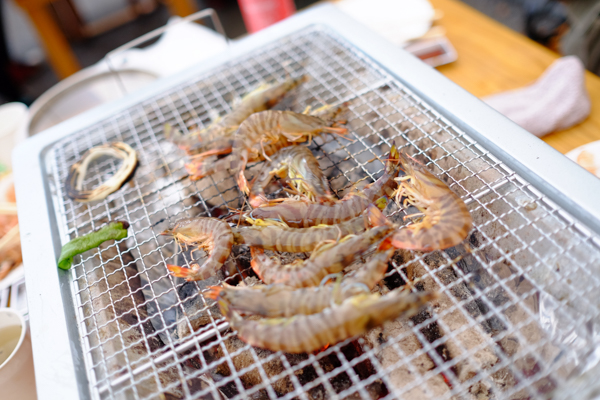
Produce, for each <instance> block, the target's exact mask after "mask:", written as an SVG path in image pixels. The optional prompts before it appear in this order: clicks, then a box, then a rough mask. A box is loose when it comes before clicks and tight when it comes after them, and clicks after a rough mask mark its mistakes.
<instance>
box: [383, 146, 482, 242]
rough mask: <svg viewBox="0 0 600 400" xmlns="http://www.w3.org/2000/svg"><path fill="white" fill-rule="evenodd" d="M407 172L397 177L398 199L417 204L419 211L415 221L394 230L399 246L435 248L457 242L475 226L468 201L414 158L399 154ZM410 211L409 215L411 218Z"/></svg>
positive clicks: (403, 204) (401, 203)
mask: <svg viewBox="0 0 600 400" xmlns="http://www.w3.org/2000/svg"><path fill="white" fill-rule="evenodd" d="M400 161H401V165H402V169H403V170H404V172H405V173H406V175H405V176H402V177H399V178H396V180H397V181H398V185H399V187H398V189H397V191H396V193H395V198H396V202H397V203H398V204H400V205H402V206H404V207H408V206H410V205H412V206H415V207H416V208H417V209H418V210H419V211H420V213H419V214H417V215H414V217H415V218H418V219H417V220H416V222H415V223H413V224H410V225H408V226H406V227H403V228H401V229H399V230H397V231H396V233H394V236H393V239H392V245H393V246H394V247H396V248H402V249H409V250H420V251H432V250H439V249H446V248H448V247H452V246H456V245H457V244H459V243H460V242H462V241H463V240H464V239H465V238H466V237H467V235H468V234H469V231H470V230H471V228H472V226H473V220H472V218H471V214H470V213H469V210H468V209H467V206H466V204H465V203H464V202H463V201H462V200H461V198H460V197H458V196H457V195H456V194H455V193H454V192H453V191H452V190H450V188H449V187H448V186H447V185H446V184H445V183H444V182H442V181H441V180H440V179H439V178H437V177H436V176H435V175H433V174H432V173H431V172H429V171H428V170H427V169H426V168H425V166H423V165H422V164H420V163H419V162H418V161H416V160H415V159H413V158H411V157H409V156H407V155H405V154H402V155H401V156H400ZM411 217H413V215H408V216H407V217H406V218H411Z"/></svg>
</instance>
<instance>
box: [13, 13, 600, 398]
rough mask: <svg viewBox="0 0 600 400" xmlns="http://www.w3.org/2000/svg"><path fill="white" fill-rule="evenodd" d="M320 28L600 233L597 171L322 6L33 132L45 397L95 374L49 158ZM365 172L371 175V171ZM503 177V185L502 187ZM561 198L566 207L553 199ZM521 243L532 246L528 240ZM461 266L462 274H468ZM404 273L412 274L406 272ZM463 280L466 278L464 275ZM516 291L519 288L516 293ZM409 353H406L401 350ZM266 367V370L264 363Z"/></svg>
mask: <svg viewBox="0 0 600 400" xmlns="http://www.w3.org/2000/svg"><path fill="white" fill-rule="evenodd" d="M311 24H323V25H325V26H327V29H331V30H333V31H336V32H337V33H338V34H339V35H340V36H341V37H343V38H344V39H345V40H347V41H348V42H350V43H351V44H352V45H353V46H355V47H356V48H357V50H359V51H360V52H362V53H364V54H365V55H366V56H367V57H369V58H370V59H371V61H374V62H375V63H377V64H378V65H379V66H380V67H382V69H383V70H385V71H386V72H388V73H389V74H390V75H392V76H393V77H395V78H396V79H397V80H398V81H400V82H401V83H402V84H403V85H405V86H406V87H407V88H408V89H410V90H412V91H413V92H414V93H415V94H416V95H417V96H418V97H420V98H421V99H422V100H423V102H424V103H425V104H427V105H428V106H429V107H431V108H433V109H434V110H435V111H436V112H437V113H439V114H441V115H442V116H443V117H444V118H445V119H447V120H448V121H449V122H450V123H451V124H453V125H455V126H456V127H457V128H459V129H460V130H462V131H463V132H465V133H466V134H467V135H469V136H470V137H471V138H473V139H474V140H475V141H476V142H477V144H475V143H472V144H470V145H472V146H477V147H478V148H479V151H480V152H482V153H483V154H486V155H487V156H489V157H490V158H491V159H492V160H497V165H498V166H500V167H502V164H503V165H505V166H507V168H508V169H509V170H508V174H507V175H508V176H511V177H514V181H515V182H516V184H517V185H518V187H520V188H526V189H527V190H528V191H530V192H531V193H533V194H534V196H535V195H539V196H541V195H542V194H543V195H544V196H545V197H547V198H548V199H549V200H551V201H549V202H546V203H547V204H546V206H547V207H549V209H551V210H553V211H551V212H553V213H557V214H564V215H561V217H562V218H565V219H566V220H571V221H573V218H572V217H571V216H569V215H568V214H566V213H564V212H562V211H561V209H564V210H567V211H568V213H569V214H571V215H572V216H573V217H575V218H576V219H578V220H579V221H584V222H585V225H586V226H587V227H588V228H589V229H590V230H592V231H595V232H596V233H599V232H600V207H599V206H598V205H597V203H596V202H595V200H596V199H597V198H598V196H599V195H600V182H599V181H598V180H597V179H596V178H595V177H593V176H592V175H591V174H588V173H585V172H584V171H583V169H581V168H580V167H579V166H577V165H576V164H575V163H573V162H571V161H570V160H568V159H567V158H566V157H563V156H562V155H561V154H560V153H558V152H556V151H555V150H553V149H552V148H550V147H549V146H548V145H546V144H545V143H543V142H542V141H540V140H539V139H538V138H535V137H534V136H532V135H530V134H528V133H527V132H525V131H524V130H522V129H521V128H519V127H518V126H516V125H515V124H514V123H512V122H510V121H509V120H507V119H506V118H504V117H503V116H501V115H499V114H498V113H496V112H495V111H493V110H492V109H490V108H489V107H487V106H486V105H484V104H483V103H481V102H480V101H479V100H478V99H476V98H474V97H473V96H471V95H470V94H468V93H466V92H465V91H464V90H462V89H460V88H458V87H457V86H456V85H454V84H453V83H451V82H449V81H448V80H447V79H445V78H444V77H442V76H441V75H440V74H438V73H437V72H436V71H435V70H432V69H429V68H426V67H424V65H423V64H422V63H421V62H420V61H418V60H417V59H415V58H414V57H412V56H411V55H409V54H407V53H405V52H404V51H402V50H400V49H398V48H396V47H395V46H393V45H391V44H389V43H386V42H385V41H384V40H383V39H381V38H379V37H378V36H376V35H375V34H373V33H372V32H370V31H368V30H367V29H365V28H363V27H361V26H359V25H358V24H357V23H356V22H354V21H353V20H351V19H350V18H348V17H346V16H344V15H342V14H340V13H339V12H337V11H335V10H334V9H333V7H332V6H329V5H325V6H319V7H315V8H314V9H312V10H309V11H307V12H304V13H301V14H299V15H297V16H295V17H293V18H291V19H288V20H286V21H285V22H284V23H280V24H277V25H276V26H274V27H272V28H269V29H267V30H265V31H263V32H260V33H258V34H256V35H253V36H250V37H248V38H245V39H243V40H241V41H239V42H237V43H234V44H233V45H232V46H231V47H230V49H229V50H228V51H227V52H226V53H225V54H222V55H220V56H217V57H215V58H214V59H213V60H211V61H209V62H206V63H205V64H204V65H202V66H199V67H196V68H193V69H191V70H189V71H187V72H185V73H183V74H181V75H180V76H177V77H171V78H167V79H165V80H162V81H160V82H157V83H156V84H155V85H152V86H151V87H149V88H147V89H144V90H141V91H139V92H137V93H134V94H131V95H130V96H128V97H126V98H124V99H122V100H119V101H117V102H114V103H111V104H107V105H104V106H101V107H98V108H96V109H94V110H92V111H90V112H88V113H85V114H83V115H81V116H78V117H75V118H73V119H71V120H69V121H66V122H65V123H63V124H60V125H58V126H56V127H54V128H52V129H49V130H48V131H46V132H44V133H42V134H40V135H37V136H36V137H34V138H31V139H30V140H28V141H27V142H26V143H25V144H23V145H21V146H20V147H19V148H18V149H17V150H16V151H15V163H14V165H15V168H14V169H15V182H16V190H17V197H18V206H19V220H20V225H21V236H22V247H23V255H24V263H25V265H27V266H28V268H27V269H26V277H27V291H28V300H29V308H30V315H31V328H32V340H33V351H34V357H35V365H36V377H37V385H38V393H39V396H40V398H43V399H46V398H61V399H65V398H67V399H70V398H79V397H81V398H88V397H90V396H91V393H90V388H89V384H90V382H89V380H88V377H89V375H88V372H87V371H86V367H85V364H84V360H83V359H82V354H83V349H82V347H81V346H82V344H81V343H79V342H77V341H75V340H70V339H73V338H78V337H79V331H78V327H77V325H76V324H74V323H72V321H76V320H77V316H76V315H75V310H76V302H75V301H74V299H73V297H72V293H71V287H70V283H69V282H70V278H71V277H70V275H69V273H66V272H63V271H60V270H57V268H56V265H55V260H56V258H57V257H58V254H59V253H60V247H61V238H64V231H63V230H62V229H61V228H60V227H59V226H60V224H61V223H62V221H57V220H55V218H54V215H57V213H56V212H57V211H58V210H57V209H56V208H55V207H56V205H55V204H53V202H52V192H51V191H52V186H51V185H50V184H49V182H48V181H47V179H48V176H49V175H50V173H49V171H50V170H51V167H52V166H51V165H49V164H48V162H49V161H48V160H49V158H50V157H49V156H48V155H49V153H50V152H51V149H52V146H53V145H54V144H55V143H56V142H57V141H59V140H61V139H63V138H65V137H67V136H68V135H70V134H72V133H74V132H77V131H81V130H82V129H84V128H86V127H88V126H91V125H93V124H95V123H98V122H100V121H102V120H104V119H106V118H109V117H110V116H112V115H115V114H117V113H118V112H120V111H122V110H125V109H127V108H129V107H132V106H135V105H137V104H138V103H140V102H143V101H144V100H146V99H147V98H150V97H153V96H157V95H159V94H161V93H163V92H165V91H167V90H169V89H171V88H172V87H175V86H177V85H180V84H183V83H184V82H186V81H188V80H190V79H192V78H193V77H196V76H198V75H199V74H201V73H203V72H205V71H210V70H212V69H213V68H215V67H218V66H219V65H221V64H222V63H224V62H226V61H228V60H231V59H235V58H237V57H240V56H243V55H244V54H247V53H249V52H251V51H252V50H254V49H257V50H258V49H260V48H261V47H262V46H264V45H266V44H269V43H271V42H272V41H273V40H274V39H277V38H281V37H283V36H286V35H288V34H291V33H293V32H295V31H298V30H301V29H303V28H306V27H308V26H310V25H311ZM431 166H435V167H437V168H439V169H442V170H443V168H440V167H439V166H436V165H435V162H434V163H433V164H432V165H431ZM431 166H430V167H431ZM510 170H512V171H515V172H516V173H517V174H518V175H520V176H521V177H523V178H525V179H526V180H527V181H523V180H521V179H520V178H519V177H518V176H514V175H513V174H512V172H511V171H510ZM365 172H367V174H368V171H365ZM501 183H502V182H499V184H501ZM459 186H460V185H459ZM453 188H454V187H453ZM496 190H499V185H496V186H494V185H492V186H490V187H488V188H487V190H486V191H482V192H481V193H473V194H472V196H471V197H472V201H478V200H477V199H479V198H481V197H483V196H485V195H486V193H490V192H495V191H496ZM42 194H43V195H42ZM566 194H569V195H568V196H567V195H566ZM552 202H554V203H555V204H556V206H554V205H553V204H551V203H552ZM573 223H574V224H575V225H576V226H577V227H578V228H580V229H581V231H582V234H583V236H588V237H589V235H590V233H589V231H588V230H587V229H586V228H585V227H584V226H583V224H580V223H579V222H576V221H573ZM591 240H593V241H597V239H596V238H595V237H594V236H592V239H591ZM521 244H522V245H527V243H521ZM515 251H516V249H515ZM425 257H426V256H419V257H417V258H416V261H417V262H423V261H422V260H423V258H425ZM446 261H447V262H451V261H452V260H451V259H450V258H448V257H447V260H446ZM399 272H400V271H399ZM435 272H436V271H430V272H429V276H430V277H432V278H433V279H434V280H435V279H436V278H435V276H436V275H435ZM456 272H457V273H459V274H460V271H456ZM520 273H523V271H520ZM404 278H405V280H408V278H407V277H406V276H404ZM461 278H462V279H465V276H464V274H463V275H462V276H461ZM509 278H510V277H509ZM509 278H505V279H502V280H500V281H499V283H498V285H499V286H503V285H505V283H506V281H507V280H508V279H509ZM437 283H438V284H439V285H440V286H441V287H446V286H447V285H444V284H442V283H441V282H439V281H438V282H437ZM486 290H487V289H486ZM490 290H491V289H490ZM507 290H508V289H507ZM508 292H509V293H511V291H510V290H508ZM477 294H478V295H479V296H481V297H482V298H485V296H484V293H483V292H482V291H478V292H477ZM455 305H457V306H458V305H461V303H460V302H458V301H456V304H455ZM490 310H491V311H490V312H489V313H488V314H486V315H483V316H480V319H481V320H483V319H485V318H489V317H490V316H493V315H495V316H497V317H500V318H501V310H500V309H498V308H496V307H493V306H492V307H491V308H490ZM442 317H443V315H442V316H438V322H440V321H442V320H441V318H442ZM442 324H443V322H442ZM420 328H423V326H420V325H416V326H415V327H413V329H412V333H417V336H418V332H419V329H420ZM456 334H458V333H456ZM228 335H231V334H230V333H229V334H228ZM421 336H422V335H421ZM400 339H401V338H395V339H394V340H392V341H391V342H390V343H388V344H387V345H388V346H396V347H397V342H398V341H399V340H400ZM199 340H200V339H199V337H198V336H196V338H195V340H192V341H190V343H189V344H190V345H191V346H193V345H195V343H198V341H199ZM419 341H420V342H421V343H422V344H424V343H428V342H427V339H426V338H424V337H419ZM339 348H340V347H339V346H334V347H332V348H331V349H328V350H326V351H325V352H324V355H327V354H329V353H336V355H337V356H338V357H339V358H340V359H342V360H345V357H344V355H343V354H342V353H341V352H340V350H339ZM422 350H423V351H422V352H420V353H418V354H425V353H426V354H427V355H428V356H430V357H431V358H432V359H433V360H434V361H435V362H436V364H437V365H440V366H443V369H444V370H447V369H449V368H451V367H452V366H453V365H455V364H456V363H457V362H459V360H455V361H454V364H453V363H444V362H443V360H441V359H440V356H439V355H438V354H437V353H436V352H435V343H431V344H428V345H425V346H424V347H423V349H422ZM399 352H400V353H401V350H400V351H399ZM467 353H468V352H467ZM319 357H321V355H319ZM365 357H366V358H368V359H369V361H370V362H371V363H373V364H377V360H376V359H375V358H374V357H373V356H372V354H371V353H370V352H367V353H365V355H364V357H363V358H365ZM411 357H413V358H414V357H416V356H415V355H412V356H408V357H407V359H409V360H410V359H411ZM363 358H360V357H359V358H357V359H353V360H350V361H348V360H345V362H344V363H343V364H344V368H345V370H346V372H348V373H349V374H350V379H351V380H352V381H353V382H354V383H355V386H356V387H354V386H353V388H351V389H348V390H347V391H346V392H343V393H340V394H338V395H339V396H340V397H343V395H344V394H351V393H353V392H355V391H358V393H360V394H361V395H365V393H364V390H365V389H364V388H365V385H367V384H368V383H369V382H370V381H374V380H375V379H376V378H380V377H381V376H380V374H377V376H373V377H371V378H372V379H371V378H370V380H369V379H367V380H359V379H358V377H357V376H355V375H352V372H351V371H352V368H350V367H352V366H355V365H356V364H357V363H359V362H361V361H362V360H363ZM229 362H231V360H229ZM306 364H307V365H309V364H313V365H314V364H316V362H315V356H310V357H309V359H308V360H307V361H306ZM509 364H510V360H508V359H506V358H504V359H502V362H501V363H500V364H499V365H500V366H499V367H498V368H500V367H502V366H507V365H509ZM317 365H318V364H317ZM294 368H295V369H297V368H296V367H294ZM260 370H261V368H259V371H260ZM290 370H291V366H289V365H287V366H286V371H288V372H289V371H290ZM338 372H339V371H338ZM438 372H439V370H437V369H436V373H438ZM319 375H320V377H321V378H320V379H319V380H316V381H314V384H312V385H313V386H316V385H319V384H323V385H325V386H326V385H327V384H328V380H327V379H325V378H326V377H328V376H329V377H330V376H332V372H330V373H324V372H323V371H322V373H320V374H319ZM292 376H293V374H292ZM265 378H266V377H264V376H263V379H264V380H265V381H266V382H267V381H268V380H267V379H265ZM429 378H431V376H427V375H426V376H423V380H425V379H429ZM273 379H275V378H271V380H273ZM526 382H528V381H527V379H524V380H523V381H522V384H521V386H518V388H519V387H522V386H523V385H524V383H526ZM294 385H295V387H296V390H295V391H294V392H292V393H291V394H289V396H287V397H291V396H294V395H301V391H300V389H299V384H298V382H295V384H294ZM268 388H269V385H266V386H265V389H267V390H268ZM305 389H306V387H305ZM257 390H258V389H257ZM269 394H270V395H272V394H271V393H269Z"/></svg>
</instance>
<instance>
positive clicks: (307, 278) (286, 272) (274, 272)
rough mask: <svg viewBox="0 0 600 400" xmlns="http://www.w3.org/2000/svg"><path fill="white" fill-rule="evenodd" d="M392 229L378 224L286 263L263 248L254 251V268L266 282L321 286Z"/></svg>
mask: <svg viewBox="0 0 600 400" xmlns="http://www.w3.org/2000/svg"><path fill="white" fill-rule="evenodd" d="M393 229H394V228H393V227H392V226H390V225H384V226H377V227H375V228H372V229H369V230H368V231H366V232H364V233H362V234H360V235H357V236H353V237H349V238H344V240H342V241H340V242H338V243H335V244H333V245H332V246H331V247H327V248H325V249H323V250H319V251H317V252H316V253H313V254H312V255H311V257H310V258H309V259H307V260H304V261H301V262H295V263H292V264H288V265H283V266H282V265H281V263H280V262H279V260H277V259H276V258H269V257H267V256H265V255H264V253H263V254H261V252H260V251H254V252H253V254H252V258H253V259H252V268H253V269H254V272H256V274H257V275H258V276H259V277H260V278H261V280H262V281H263V282H264V283H266V284H273V283H281V284H285V285H286V286H289V287H295V288H301V287H309V286H318V285H319V283H320V282H321V281H322V280H323V278H325V277H326V276H327V275H329V274H335V273H337V272H341V271H342V270H343V269H344V268H346V267H347V266H349V265H350V264H352V263H353V262H355V261H357V260H358V259H359V258H360V257H361V256H362V255H363V254H364V253H365V252H366V251H367V250H368V249H369V248H370V247H371V246H372V245H373V244H374V243H376V242H378V241H379V240H382V239H383V238H385V237H386V236H387V235H389V234H390V233H391V232H392V230H393Z"/></svg>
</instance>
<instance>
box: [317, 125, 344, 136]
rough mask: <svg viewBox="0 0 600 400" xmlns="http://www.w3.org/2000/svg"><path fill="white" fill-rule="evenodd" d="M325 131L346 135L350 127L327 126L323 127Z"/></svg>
mask: <svg viewBox="0 0 600 400" xmlns="http://www.w3.org/2000/svg"><path fill="white" fill-rule="evenodd" d="M323 132H327V133H333V134H336V135H345V134H347V133H348V129H347V128H340V127H333V126H327V127H325V128H323Z"/></svg>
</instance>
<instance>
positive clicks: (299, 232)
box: [232, 214, 370, 253]
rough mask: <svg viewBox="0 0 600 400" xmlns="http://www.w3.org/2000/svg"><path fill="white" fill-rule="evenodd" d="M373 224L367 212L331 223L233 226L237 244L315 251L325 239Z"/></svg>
mask: <svg viewBox="0 0 600 400" xmlns="http://www.w3.org/2000/svg"><path fill="white" fill-rule="evenodd" d="M369 226H370V223H369V218H368V216H367V215H366V214H364V215H360V216H358V217H356V218H353V219H351V220H349V221H345V222H342V223H340V224H337V225H330V226H313V227H310V228H288V227H280V226H266V227H263V226H242V227H238V228H232V231H233V240H234V243H235V244H245V245H248V246H256V247H259V248H261V249H265V250H276V251H283V252H290V253H304V252H310V251H313V250H314V249H315V248H316V247H317V246H318V245H319V244H321V243H322V242H323V241H330V240H338V239H340V238H342V237H344V236H347V235H350V234H357V233H361V232H364V231H365V230H367V229H368V228H369Z"/></svg>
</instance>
